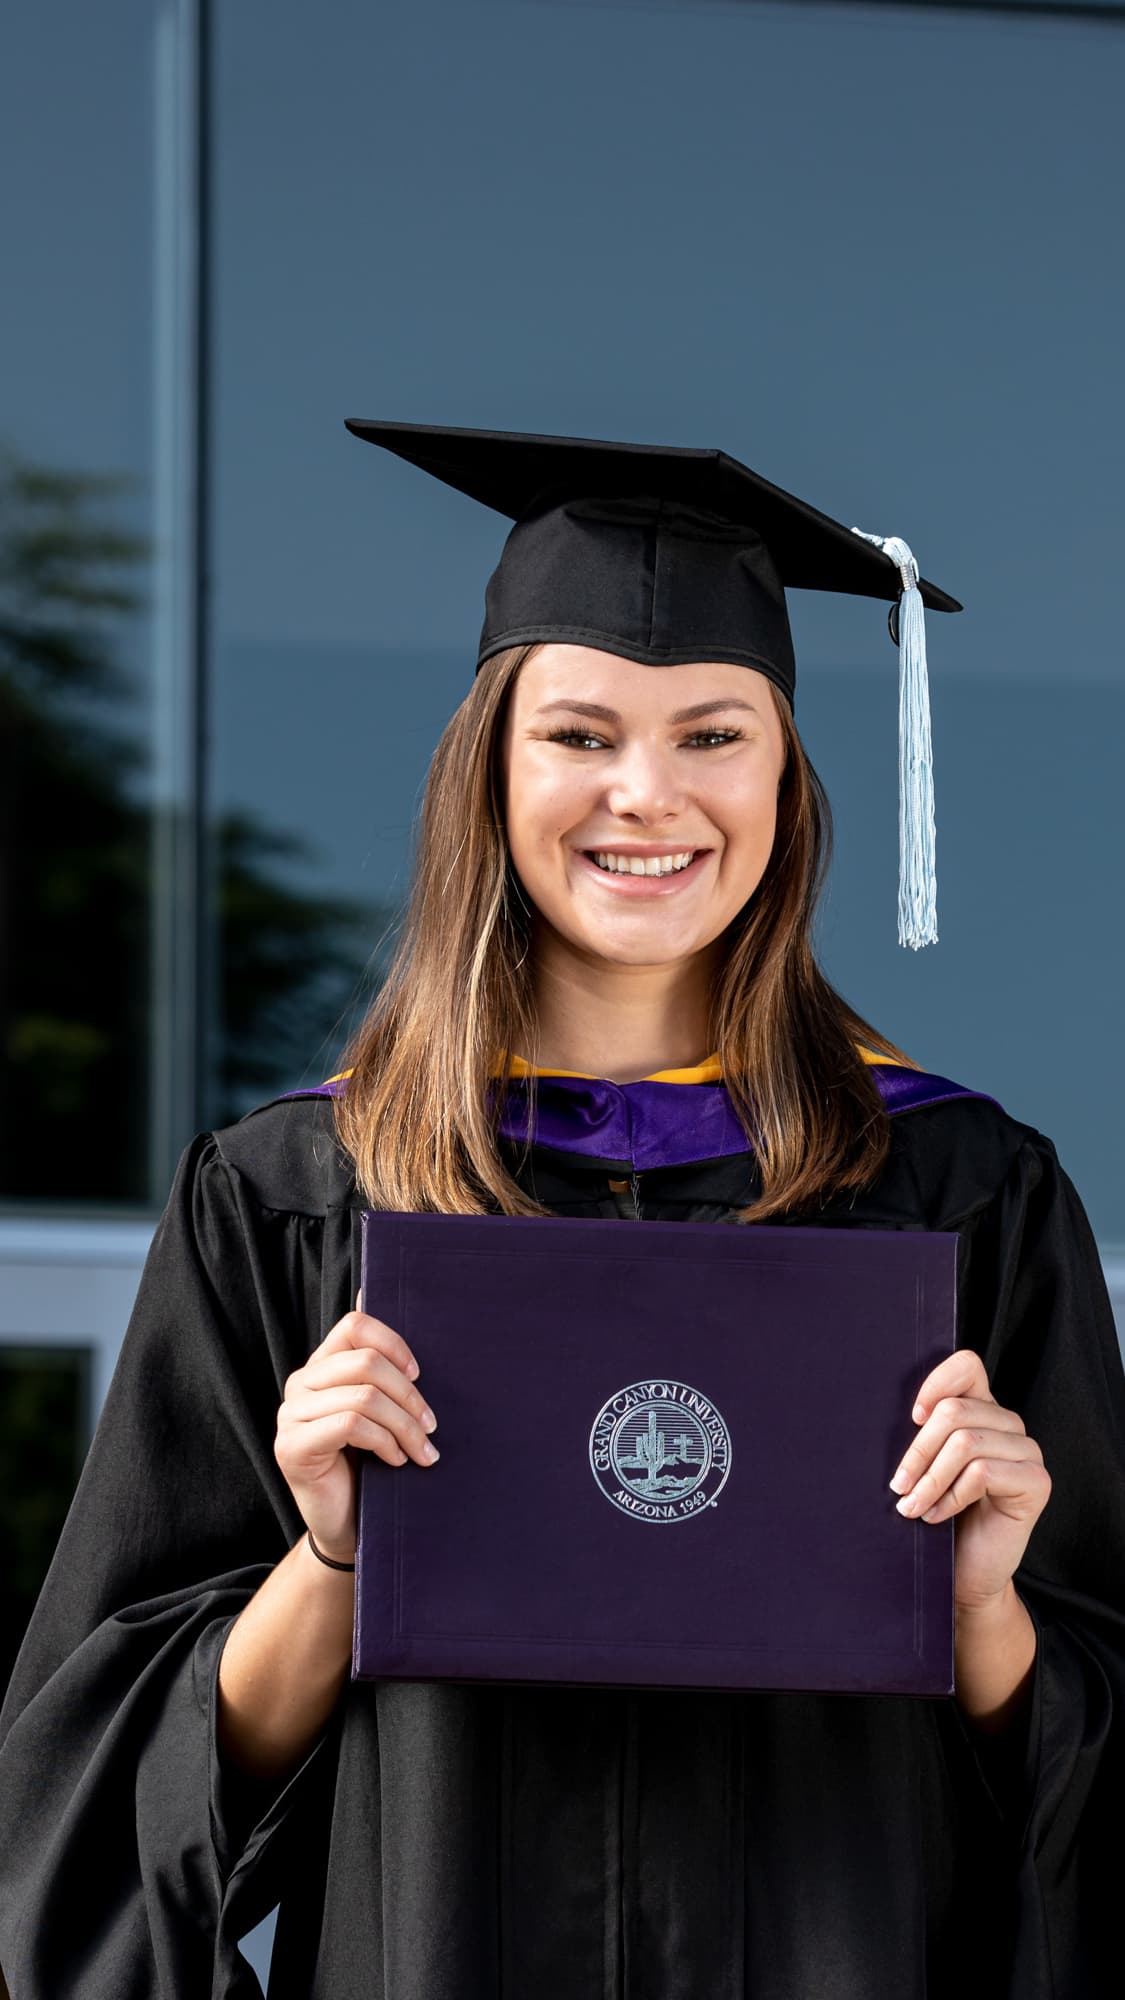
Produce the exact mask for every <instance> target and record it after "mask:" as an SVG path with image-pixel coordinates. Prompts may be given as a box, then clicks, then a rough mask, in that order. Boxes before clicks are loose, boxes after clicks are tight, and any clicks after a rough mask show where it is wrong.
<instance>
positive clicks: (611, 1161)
mask: <svg viewBox="0 0 1125 2000" xmlns="http://www.w3.org/2000/svg"><path fill="white" fill-rule="evenodd" d="M859 1053H860V1055H861V1056H862V1058H863V1060H864V1062H865V1063H867V1064H868V1065H869V1067H870V1069H871V1072H872V1078H873V1081H874V1083H875V1085H876V1088H877V1089H878V1091H879V1095H880V1097H881V1098H882V1100H883V1103H884V1105H885V1107H886V1109H887V1111H888V1112H890V1113H891V1114H892V1115H893V1114H896V1113H898V1112H902V1111H911V1110H916V1109H918V1108H920V1107H921V1106H923V1105H927V1104H941V1103H944V1102H946V1101H947V1100H949V1099H952V1098H958V1097H985V1095H986V1094H985V1092H983V1091H979V1090H969V1089H967V1088H966V1087H965V1086H964V1085H963V1084H960V1083H954V1082H953V1081H952V1079H951V1078H949V1077H946V1076H937V1075H935V1074H934V1073H932V1072H930V1071H928V1070H915V1069H910V1068H908V1067H906V1065H904V1064H902V1063H898V1062H895V1061H894V1060H893V1059H892V1058H891V1057H889V1056H884V1055H879V1054H876V1053H874V1052H873V1051H872V1050H870V1049H865V1048H862V1047H861V1048H860V1051H859ZM511 1071H512V1073H511V1075H510V1076H509V1079H508V1082H507V1085H506V1087H505V1089H504V1093H503V1097H502V1101H501V1106H500V1119H499V1124H498V1128H497V1130H498V1136H499V1137H500V1138H502V1139H506V1140H508V1141H510V1142H511V1143H512V1144H514V1145H517V1146H520V1147H522V1146H524V1145H525V1144H526V1143H527V1142H528V1140H529V1139H531V1140H533V1141H534V1143H535V1144H536V1145H539V1146H548V1147H551V1148H552V1149H554V1150H556V1151H559V1152H564V1153H577V1154H581V1155H583V1156H584V1157H586V1158H588V1159H591V1160H598V1161H600V1162H604V1163H606V1164H607V1165H613V1166H624V1167H627V1168H628V1169H629V1170H630V1171H631V1172H633V1173H648V1172H651V1171H652V1170H653V1169H655V1168H659V1167H673V1166H686V1165H689V1164H691V1163H692V1162H695V1161H699V1160H716V1159H725V1158H727V1157H729V1156H730V1155H731V1154H734V1153H747V1152H750V1151H752V1150H753V1149H752V1145H751V1141H750V1139H749V1138H748V1137H747V1134H746V1131H745V1129H744V1127H743V1125H742V1123H741V1120H740V1119H739V1117H738V1114H737V1112H736V1110H735V1107H734V1103H733V1101H732V1099H731V1097H730V1095H729V1093H728V1091H727V1087H726V1084H725V1083H724V1082H723V1078H722V1071H721V1068H720V1064H719V1058H718V1056H717V1055H716V1054H712V1055H709V1056H706V1057H705V1058H704V1060H703V1061H702V1062H700V1063H695V1064H693V1065H690V1066H689V1067H687V1068H684V1069H666V1070H656V1071H654V1072H653V1074H652V1075H651V1076H646V1077H640V1078H638V1080H637V1081H636V1082H634V1083H612V1082H611V1081H610V1079H609V1078H608V1077H604V1076H591V1075H587V1074H586V1073H585V1072H584V1071H581V1070H562V1069H543V1068H539V1067H537V1066H534V1065H532V1064H531V1063H528V1062H527V1061H525V1059H524V1058H523V1057H522V1056H518V1055H514V1054H513V1056H512V1061H511ZM348 1075H349V1072H348V1071H346V1070H345V1071H343V1072H342V1073H341V1074H340V1075H339V1076H334V1077H330V1078H329V1079H328V1081H327V1083H322V1084H321V1085H320V1086H319V1088H318V1089H315V1090H312V1091H308V1090H302V1091H290V1092H287V1093H286V1095H288V1096H291V1097H305V1096H333V1097H334V1096H337V1095H338V1094H339V1092H340V1091H341V1090H343V1089H344V1088H345V1087H346V1083H347V1077H348ZM530 1076H534V1077H535V1078H536V1079H537V1081H536V1100H537V1101H536V1107H535V1117H534V1122H533V1123H532V1125H531V1128H530V1131H529V1112H530V1108H531V1107H530V1103H529V1095H530V1093H529V1091H528V1088H527V1079H528V1077H530ZM498 1081H499V1078H498V1076H497V1078H496V1082H497V1083H498ZM494 1087H495V1084H494ZM987 1101H988V1102H990V1103H994V1102H995V1099H991V1098H990V1099H988V1100H987Z"/></svg>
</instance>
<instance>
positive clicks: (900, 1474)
mask: <svg viewBox="0 0 1125 2000" xmlns="http://www.w3.org/2000/svg"><path fill="white" fill-rule="evenodd" d="M887 1484H888V1486H889V1487H890V1488H891V1490H892V1492H894V1493H905V1491H906V1489H907V1487H908V1486H909V1484H910V1474H909V1473H908V1472H904V1471H903V1468H902V1466H901V1465H900V1466H899V1469H898V1471H897V1472H896V1473H895V1476H894V1478H893V1479H889V1480H888V1481H887Z"/></svg>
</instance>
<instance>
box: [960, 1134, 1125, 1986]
mask: <svg viewBox="0 0 1125 2000" xmlns="http://www.w3.org/2000/svg"><path fill="white" fill-rule="evenodd" d="M958 1342H959V1345H961V1346H967V1347H973V1348H975V1349H976V1351H977V1352H978V1353H979V1354H980V1355H981V1357H982V1359H983V1361H984V1363H985V1367H986V1370H987V1374H988V1379H989V1385H990V1388H991V1391H992V1394H993V1395H994V1396H995V1398H996V1400H997V1402H998V1403H1001V1404H1003V1405H1004V1406H1005V1407H1006V1408H1009V1409H1014V1410H1018V1412H1019V1413H1020V1415H1021V1416H1022V1418H1023V1421H1024V1426H1025V1429H1026V1431H1027V1433H1028V1435H1029V1437H1032V1438H1034V1439H1035V1440H1036V1442H1037V1443H1038V1444H1039V1446H1040V1447H1041V1449H1042V1452H1043V1460H1044V1464H1045V1465H1046V1468H1047V1470H1048V1472H1049V1473H1050V1475H1051V1480H1052V1488H1051V1494H1050V1497H1049V1499H1048V1502H1047V1505H1046V1507H1045V1508H1044V1510H1043V1512H1042V1514H1041V1515H1040V1517H1039V1519H1038V1521H1037V1522H1036V1524H1035V1527H1034V1529H1033V1531H1032V1534H1031V1538H1030V1540H1029V1542H1028V1546H1027V1549H1026V1550H1025V1553H1024V1559H1023V1561H1022V1562H1021V1564H1020V1566H1019V1568H1018V1569H1017V1570H1016V1572H1015V1576H1014V1578H1013V1581H1014V1583H1015V1587H1016V1589H1017V1591H1018V1592H1019V1594H1020V1596H1021V1597H1022V1599H1023V1601H1024V1603H1025V1604H1026V1606H1027V1608H1028V1611H1029V1613H1030V1615H1031V1618H1032V1621H1033V1623H1034V1625H1035V1627H1036V1633H1037V1647H1036V1659H1035V1665H1034V1669H1033V1673H1032V1682H1031V1688H1030V1700H1029V1702H1028V1704H1027V1705H1026V1707H1025V1711H1024V1714H1023V1716H1022V1717H1021V1719H1020V1721H1019V1722H1018V1724H1017V1725H1016V1728H1015V1731H1014V1733H1013V1735H1012V1736H1011V1737H1010V1739H1009V1741H1008V1743H1007V1744H1005V1743H1004V1741H1003V1739H1001V1740H1000V1741H998V1742H993V1743H989V1742H988V1741H987V1740H982V1738H981V1736H980V1734H979V1732H977V1731H976V1730H975V1729H974V1727H973V1725H972V1724H971V1723H970V1722H969V1720H968V1719H967V1718H966V1717H965V1716H964V1715H963V1712H962V1711H961V1710H960V1709H959V1708H958V1707H957V1705H956V1703H954V1704H953V1707H954V1711H955V1713H956V1715H957V1717H958V1721H959V1726H960V1728H961V1729H962V1731H963V1732H964V1734H965V1736H966V1737H967V1738H968V1739H969V1741H970V1743H971V1745H972V1747H973V1750H974V1754H975V1755H976V1756H977V1758H978V1763H979V1767H980V1769H981V1771H982V1774H983V1776H984V1778H985V1782H986V1784H987V1785H988V1786H989V1787H990V1789H991V1790H992V1792H993V1795H994V1798H996V1799H997V1800H998V1802H999V1805H1000V1810H1001V1814H1002V1817H1003V1818H1004V1821H1005V1824H1006V1827H1007V1829H1008V1832H1009V1835H1010V1837H1011V1839H1012V1841H1013V1842H1014V1847H1015V1852H1014V1856H1013V1858H1014V1861H1015V1881H1016V1903H1017V1907H1016V1911H1015V1925H1014V1936H1015V1950H1014V1957H1013V1964H1012V1970H1011V1983H1010V1987H1009V1989H1008V1991H1009V2000H1086V1996H1095V1995H1098V1994H1101V1993H1103V1992H1108V1991H1109V1990H1110V1989H1109V1988H1108V1987H1106V1986H1104V1985H1103V1984H1102V1983H1101V1982H1102V1981H1104V1979H1105V1977H1106V1968H1107V1967H1108V1966H1111V1965H1114V1964H1118V1971H1119V1955H1120V1934H1119V1923H1118V1909H1119V1904H1120V1897H1121V1891H1122V1862H1123V1858H1125V1854H1123V1843H1122V1836H1121V1823H1122V1813H1123V1811H1125V1373H1123V1369H1122V1357H1121V1350H1120V1347H1119V1344H1118V1339H1117V1332H1116V1328H1115V1325H1114V1319H1113V1312H1112V1308H1111V1305H1110V1301H1109V1295H1108V1292H1107V1289H1106V1283H1105V1278H1104V1275H1103V1272H1102V1267H1101V1263H1100V1259H1099V1256H1098V1251H1097V1246H1096V1244H1095V1242H1094V1238H1093V1234H1092V1231H1091V1229H1090V1225H1089V1222H1088V1220H1087V1217H1086V1214H1085V1211H1084V1209H1083V1207H1082V1204H1081V1201H1080V1200H1079V1197H1078V1195H1077V1193H1076V1191H1075V1189H1074V1186H1073V1184H1072V1183H1071V1181H1070V1180H1069V1178H1068V1176H1067V1175H1066V1173H1065V1172H1064V1171H1063V1169H1062V1167H1061V1166H1060V1165H1059V1162H1058V1159H1057V1156H1056V1153H1055V1149H1054V1147H1053V1146H1052V1145H1051V1143H1050V1141H1049V1140H1047V1139H1045V1138H1044V1137H1043V1136H1042V1135H1041V1134H1038V1133H1037V1134H1035V1135H1034V1139H1033V1140H1032V1141H1029V1142H1027V1143H1026V1144H1025V1145H1024V1146H1023V1147H1022V1148H1021V1150H1020V1152H1019V1154H1018V1156H1017V1159H1016V1161H1015V1163H1014V1165H1013V1167H1012V1169H1011V1171H1010V1173H1009V1174H1008V1177H1007V1179H1006V1181H1005V1183H1004V1185H1003V1187H1002V1189H1001V1190H1000V1193H999V1195H998V1196H997V1198H996V1199H995V1200H994V1201H993V1202H992V1203H991V1205H990V1207H989V1208H988V1210H987V1211H986V1212H985V1214H984V1215H983V1216H982V1217H981V1218H980V1220H979V1222H978V1225H977V1227H976V1228H975V1230H974V1231H973V1232H972V1236H971V1241H970V1248H969V1256H968V1259H967V1263H966V1268H965V1269H964V1270H963V1274H962V1314H961V1331H960V1333H959V1335H958ZM966 1945H967V1947H968V1945H969V1941H968V1940H966Z"/></svg>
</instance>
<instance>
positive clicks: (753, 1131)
mask: <svg viewBox="0 0 1125 2000" xmlns="http://www.w3.org/2000/svg"><path fill="white" fill-rule="evenodd" d="M534 650H535V648H534V646H515V647H512V648H510V649H509V650H508V651H507V652H502V653H496V654H494V655H493V657H492V658H491V659H490V660H488V661H486V662H485V665H484V666H483V667H482V668H481V670H480V672H479V673H478V675H477V677H476V680H475V681H474V683H473V686H472V688H471V690H470V692H469V693H468V694H467V695H466V697H465V699H464V701H463V702H462V703H461V705H460V707H459V708H458V709H457V710H456V711H455V713H454V714H453V716H452V717H451V718H450V721H449V722H448V724H447V725H446V727H445V729H444V730H443V732H442V735H441V739H440V741H439V743H438V746H437V749H436V751H435V752H434V756H433V760H432V762H431V765H430V771H429V776H428V779H427V782H426V790H425V796H424V799H423V804H422V812H421V821H420V829H419V835H418V845H417V853H416V859H415V864H414V875H413V882H412V887H411V894H410V900H409V904H408V908H407V912H406V917H405V921H404V924H403V928H402V931H401V934H400V936H399V940H398V944H397V947H396V949H395V952H394V956H393V958H392V961H391V965H390V969H389V972H388V974H387V977H386V980H385V982H384V984H383V986H382V988H381V990H380V992H379V993H378V995H377V997H376V999H375V1001H374V1003H373V1005H372V1007H371V1009H370V1011H369V1013H368V1015H367V1017H366V1019H365V1020H364V1021H363V1023H362V1024H361V1026H360V1028H359V1029H358V1031H357V1032H356V1034H355V1035H354V1036H353V1038H352V1042H351V1045H350V1047H349V1049H348V1051H347V1054H346V1056H345V1062H346V1063H347V1064H348V1065H349V1066H350V1068H351V1076H350V1079H349V1081H348V1083H347V1086H346V1088H345V1089H344V1090H343V1092H342V1093H341V1095H340V1096H339V1097H338V1098H337V1100H336V1120H337V1130H338V1132H339V1136H340V1139H341V1142H342V1144H343V1145H344V1147H345V1148H346V1150H347V1152H348V1153H350V1154H351V1156H352V1158H353V1159H354V1161H355V1165H356V1174H357V1180H358V1184H359V1187H360V1190H361V1192H362V1194H363V1196H364V1198H365V1199H366V1201H367V1202H368V1203H369V1205H370V1206H371V1207H373V1208H389V1209H400V1210H418V1209H431V1210H438V1211H440V1212H442V1213H445V1214H457V1215H476V1214H483V1213H487V1212H490V1211H495V1210H496V1209H499V1211H500V1212H501V1213H502V1214H505V1215H545V1214H549V1213H550V1211H549V1210H548V1209H546V1208H544V1207H543V1205H542V1204H541V1203H539V1202H536V1201H533V1200H532V1199H531V1198H530V1197H529V1196H528V1195H526V1194H525V1193H524V1192H523V1190H522V1188H521V1187H520V1186H519V1184H518V1183H517V1182H516V1181H515V1180H514V1179H513V1177H512V1175H511V1174H510V1173H509V1172H508V1170H507V1168H506V1166H505V1165H504V1162H503V1159H502V1157H501V1154H500V1151H499V1148H498V1145H497V1140H496V1124H497V1117H498V1112H499V1102H500V1098H501V1095H502V1086H497V1085H493V1086H492V1088H491V1091H490V1077H491V1076H493V1075H494V1074H495V1073H496V1069H497V1063H498V1060H503V1061H504V1062H505V1063H506V1062H507V1059H508V1057H509V1056H510V1054H511V1052H513V1051H515V1052H518V1053H519V1054H522V1055H525V1056H526V1058H527V1059H528V1060H529V1061H531V1062H534V1061H535V1050H536V1046H537V1028H536V1020H535V1010H534V1005H533V1001H532V989H531V963H530V912H529V910H528V905H527V903H526V901H525V899H524V897H523V894H522V891H521V887H520V884H519V881H518V879H517V877H516V875H515V872H514V870H513V867H512V862H511V857H510V854H509V850H508V841H507V835H506V832H505V827H504V814H503V803H502V800H503V792H502V777H501V767H500V755H501V742H502V737H503V728H504V720H505V715H506V712H507V706H508V701H509V698H510V694H511V690H512V687H513V685H514V682H515V678H516V675H517V674H518V673H519V670H520V668H521V667H522V665H523V663H524V661H525V660H526V659H527V657H528V655H529V654H530V653H532V652H534ZM771 689H772V683H771ZM773 693H774V701H775V704H776V707H777V711H778V714H779V716H780V718H781V726H782V731H783V734H784V737H785V750H786V756H785V767H784V771H783V775H782V780H781V788H780V791H779V794H778V814H777V831H776V835H775V839H774V844H773V850H772V853H771V855H770V858H769V862H768V863H767V866H766V870H765V873H764V875H763V877H762V880H761V882H760V883H759V885H758V887H757V889H756V890H755V892H754V894H753V896H751V897H750V899H749V901H748V902H747V903H746V905H745V906H744V908H743V909H742V910H741V911H740V912H739V915H738V916H737V917H736V918H735V920H734V922H733V924H731V926H730V927H729V931H728V946H729V948H728V950H727V953H726V957H725V960H724V962H723V964H722V966H721V968H720V970H719V972H718V974H717V977H716V983H715V991H714V995H713V1008H712V1030H711V1035H712V1039H711V1048H712V1049H713V1050H715V1051H717V1053H718V1056H719V1059H720V1063H721V1066H722V1074H723V1078H724V1081H725V1083H726V1085H727V1089H728V1091H729V1092H730V1095H731V1098H732V1100H733V1102H734V1104H735V1107H736V1110H737V1112H738V1115H739V1117H740V1119H741V1121H742V1123H743V1125H744V1127H745V1129H746V1133H747V1141H748V1144H749V1145H752V1146H753V1148H754V1150H755V1152H756V1154H757V1159H758V1165H759V1170H760V1174H761V1188H762V1191H761V1194H760V1196H759V1198H758V1199H757V1200H756V1201H754V1202H753V1203H752V1204H750V1206H748V1207H747V1208H744V1209H741V1210H739V1211H738V1214H737V1217H736V1219H737V1220H738V1221H740V1222H765V1221H767V1220H768V1219H769V1218H770V1217H771V1216H776V1215H780V1214H783V1213H785V1212H787V1211H800V1210H805V1209H810V1208H816V1207H818V1206H821V1205H822V1204H823V1203H824V1202H826V1201H827V1200H828V1199H829V1197H831V1196H832V1195H835V1194H837V1193H839V1192H841V1191H843V1190H850V1189H858V1188H862V1187H866V1186H869V1185H870V1184H871V1182H872V1181H873V1180H874V1179H875V1178H876V1176H877V1175H878V1173H879V1171H880V1169H881V1167H882V1166H883V1163H884V1161H885V1159H886V1156H887V1151H888V1148H889V1145H890V1126H889V1120H888V1118H887V1115H886V1113H885V1111H884V1108H883V1103H882V1099H881V1098H880V1096H879V1093H878V1091H877V1089H876V1087H875V1084H874V1081H873V1079H872V1077H871V1075H870V1073H869V1069H868V1066H867V1065H866V1064H865V1063H864V1061H863V1058H862V1056H861V1055H860V1053H859V1049H858V1047H857V1044H858V1043H862V1044H864V1045H865V1046H866V1047H867V1048H868V1049H870V1050H871V1051H872V1052H873V1053H875V1054H877V1055H885V1056H890V1057H891V1058H893V1059H894V1060H895V1061H897V1062H900V1063H905V1064H906V1065H907V1067H908V1068H911V1069H916V1068H917V1067H918V1065H917V1064H916V1063H913V1062H912V1061H911V1060H910V1058H909V1057H908V1056H905V1055H904V1054H903V1053H902V1051H901V1050H900V1049H898V1048H896V1047H895V1045H894V1043H893V1042H889V1041H887V1039H886V1037H885V1036H883V1035H881V1034H879V1032H878V1031H877V1030H876V1029H875V1028H873V1027H871V1026H870V1024H869V1023H868V1022H866V1021H864V1020H863V1019H862V1018H861V1017H860V1016H859V1015H858V1014H856V1013H855V1012H854V1010H853V1009H852V1008H851V1007H849V1006H848V1004H847V1002H846V1001H845V1000H844V999H842V998H841V996H840V994H838V993H837V992H836V991H835V989H834V988H833V987H832V986H830V985H829V983H828V981H827V980H826V979H825V977H824V975H823V973H822V972H821V971H820V968H819V966H818V965H817V963H816V959H815V957H814V954H813V949H812V942H811V927H812V920H813V914H814V911H815V908H816V904H817V899H818V897H819V895H820V892H821V889H822V887H823V883H824V878H825V875H826V873H827V868H828V863H829V859H830V856H831V846H832V818H831V811H830V808H829V805H828V800H827V797H826V795H825V793H824V789H823V787H822V785H821V783H820V780H819V778H818V777H817V775H816V772H815V771H814V770H813V767H812V765H811V764H810V762H809V760H808V758H807V757H806V755H805V752H804V748H803V746H802V744H801V740H800V738H799V736H798V734H797V730H796V726H795V724H794V722H793V717H792V714H791V712H790V709H789V706H788V703H787V702H786V701H785V699H784V697H783V696H781V695H780V694H778V693H777V691H776V690H773ZM506 1073H507V1071H506V1070H505V1074H506ZM527 1087H528V1090H529V1092H530V1093H531V1103H532V1108H533V1107H534V1091H535V1084H534V1080H533V1079H531V1080H529V1082H528V1086H527ZM684 1088H690V1086H688V1085H685V1086H684Z"/></svg>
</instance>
